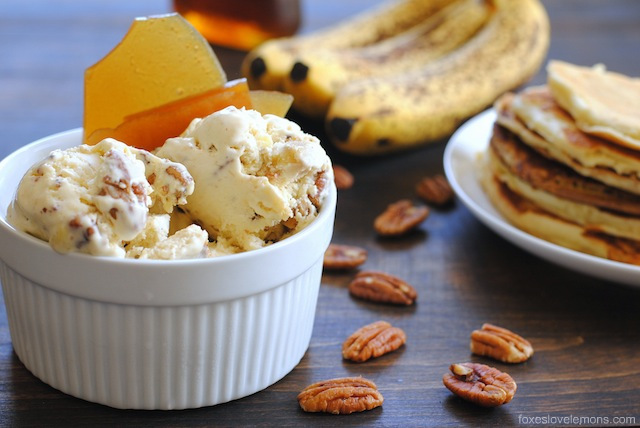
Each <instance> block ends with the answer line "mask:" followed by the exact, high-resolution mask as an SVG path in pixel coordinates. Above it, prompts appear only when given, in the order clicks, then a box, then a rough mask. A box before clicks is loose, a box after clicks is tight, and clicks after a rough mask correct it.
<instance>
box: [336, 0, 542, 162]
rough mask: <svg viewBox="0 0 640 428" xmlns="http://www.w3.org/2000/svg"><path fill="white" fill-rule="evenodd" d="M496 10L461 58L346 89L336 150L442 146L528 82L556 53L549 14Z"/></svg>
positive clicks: (535, 3)
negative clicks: (503, 96)
mask: <svg viewBox="0 0 640 428" xmlns="http://www.w3.org/2000/svg"><path fill="white" fill-rule="evenodd" d="M492 3H493V4H494V6H495V11H494V12H493V16H492V17H491V18H490V20H489V21H488V23H487V24H486V25H485V26H484V28H482V30H480V31H479V32H478V33H477V34H476V35H475V36H474V37H473V38H471V39H470V40H469V41H468V42H467V43H466V44H464V45H463V46H461V47H460V48H459V49H457V50H455V51H454V52H452V53H450V54H448V55H446V56H445V57H443V58H441V59H439V60H436V61H434V62H429V63H427V64H425V65H424V66H423V67H420V68H417V69H415V70H412V71H409V72H407V73H402V74H397V75H394V76H384V77H380V78H371V79H363V80H358V81H355V82H353V83H351V84H348V85H345V86H343V87H342V89H341V90H339V91H338V93H337V94H336V97H335V98H334V100H333V102H332V103H331V106H330V108H329V112H328V114H327V117H326V127H327V133H328V134H329V136H330V137H331V139H332V140H333V141H334V143H335V145H336V146H337V147H338V148H340V149H342V150H344V151H346V152H350V153H354V154H367V155H371V154H381V153H386V152H391V151H397V150H399V149H403V148H409V147H413V146H416V145H418V144H423V143H427V142H430V141H434V140H437V139H439V138H442V137H445V136H447V135H448V134H450V133H451V132H453V130H454V129H455V128H456V127H457V126H458V125H459V124H460V122H462V121H463V120H464V119H466V118H468V117H469V116H471V115H473V114H476V113H478V112H479V111H481V110H482V109H483V108H485V107H486V106H488V105H489V104H490V103H492V102H493V101H494V100H495V99H496V97H498V96H499V95H500V94H502V93H504V92H506V91H508V90H511V89H513V88H515V87H517V86H519V85H520V84H522V83H524V82H525V81H526V80H528V79H529V78H530V77H531V76H532V75H533V74H534V73H535V72H536V71H537V70H538V69H539V67H540V65H541V64H542V62H543V61H544V59H545V56H546V53H547V49H548V46H549V31H550V30H549V20H548V17H547V14H546V12H545V10H544V7H543V6H542V5H541V4H540V1H539V0H493V1H492Z"/></svg>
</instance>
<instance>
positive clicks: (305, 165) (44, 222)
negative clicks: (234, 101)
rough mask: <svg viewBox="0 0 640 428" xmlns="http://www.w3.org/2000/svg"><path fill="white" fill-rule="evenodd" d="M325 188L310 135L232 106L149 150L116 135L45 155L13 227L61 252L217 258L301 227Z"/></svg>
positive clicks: (30, 175)
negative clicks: (129, 144)
mask: <svg viewBox="0 0 640 428" xmlns="http://www.w3.org/2000/svg"><path fill="white" fill-rule="evenodd" d="M332 181H333V174H332V168H331V161H330V160H329V157H328V156H327V155H326V153H325V151H324V149H323V148H322V146H321V145H320V142H319V140H318V139H317V138H315V137H313V136H311V135H309V134H306V133H304V132H303V131H302V130H301V129H300V127H299V126H298V125H297V124H295V123H293V122H291V121H289V120H287V119H283V118H281V117H277V116H273V115H264V116H262V115H261V114H260V113H258V112H257V111H254V110H245V109H237V108H235V107H229V108H226V109H223V110H221V111H218V112H216V113H213V114H211V115H210V116H207V117H205V118H202V119H194V121H193V122H192V123H191V125H190V126H189V127H188V128H187V129H186V130H185V131H184V133H183V134H182V135H181V136H179V137H175V138H170V139H168V140H167V142H166V143H165V144H164V145H163V146H162V147H160V148H159V149H157V150H156V151H155V152H154V153H153V154H152V153H150V152H148V151H145V150H141V149H136V148H133V147H130V146H128V145H125V144H124V143H121V142H119V141H116V140H114V139H105V140H103V141H101V142H100V143H98V144H97V145H95V146H89V145H81V146H78V147H74V148H71V149H67V150H56V151H54V152H52V153H51V155H49V156H48V157H47V158H46V159H45V160H43V161H42V162H40V163H39V164H37V165H35V166H33V167H32V168H31V169H30V170H29V171H28V172H27V174H26V175H25V176H24V178H23V179H22V181H21V183H20V185H19V188H18V190H17V194H16V198H15V200H14V202H13V203H12V205H11V206H10V208H9V212H8V219H9V221H10V223H11V224H12V225H14V226H15V227H16V228H18V229H20V230H23V231H25V232H27V233H29V234H31V235H33V236H35V237H38V238H40V239H43V240H45V241H48V242H49V243H50V245H51V246H52V247H53V248H54V249H55V250H56V251H58V252H61V253H68V252H82V253H88V254H92V255H98V256H114V257H130V258H142V259H164V260H169V259H187V258H202V257H214V256H219V255H225V254H232V253H238V252H243V251H248V250H254V249H257V248H261V247H264V246H266V245H269V244H271V243H274V242H277V241H280V240H282V239H284V238H286V237H288V236H291V235H293V234H295V233H296V232H298V231H300V230H302V229H303V228H304V227H306V226H307V225H308V224H309V223H310V222H311V221H313V219H315V217H316V216H317V214H318V211H319V209H320V207H321V206H322V203H323V201H324V199H325V197H326V196H327V194H328V188H329V183H331V182H332ZM176 207H177V208H176Z"/></svg>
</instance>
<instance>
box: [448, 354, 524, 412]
mask: <svg viewBox="0 0 640 428" xmlns="http://www.w3.org/2000/svg"><path fill="white" fill-rule="evenodd" d="M449 370H450V373H445V374H444V376H442V383H444V386H446V387H447V389H448V390H449V391H451V392H453V393H454V394H456V395H457V396H458V397H460V398H462V399H464V400H467V401H470V402H472V403H475V404H478V405H480V406H484V407H496V406H500V405H501V404H506V403H508V402H509V401H511V399H512V398H513V396H514V394H515V393H516V389H517V385H516V383H515V381H514V380H513V378H512V377H511V376H509V375H508V374H507V373H504V372H501V371H500V370H498V369H496V368H493V367H489V366H486V365H484V364H476V363H460V364H452V365H451V366H450V367H449Z"/></svg>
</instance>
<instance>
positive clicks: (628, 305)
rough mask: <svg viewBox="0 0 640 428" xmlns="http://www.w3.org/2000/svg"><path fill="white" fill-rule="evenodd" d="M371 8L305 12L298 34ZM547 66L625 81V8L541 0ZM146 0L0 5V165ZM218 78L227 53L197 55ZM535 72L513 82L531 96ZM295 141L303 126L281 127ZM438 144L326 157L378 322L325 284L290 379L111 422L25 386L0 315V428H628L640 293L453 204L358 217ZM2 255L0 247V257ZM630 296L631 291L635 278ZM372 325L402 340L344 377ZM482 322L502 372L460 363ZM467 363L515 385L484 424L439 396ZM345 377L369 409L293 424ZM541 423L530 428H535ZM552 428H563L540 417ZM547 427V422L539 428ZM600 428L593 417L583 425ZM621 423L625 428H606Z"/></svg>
mask: <svg viewBox="0 0 640 428" xmlns="http://www.w3.org/2000/svg"><path fill="white" fill-rule="evenodd" d="M370 4H372V2H369V1H364V0H358V1H342V0H330V1H320V0H308V1H305V2H304V12H305V21H304V25H303V29H302V31H309V30H310V29H313V28H318V27H320V26H324V25H327V24H329V23H331V22H333V21H335V20H337V19H340V18H342V17H344V16H348V15H350V14H353V13H355V12H356V11H357V10H360V9H362V8H365V7H367V6H368V5H370ZM544 4H545V5H546V7H547V10H548V12H549V15H550V18H551V22H552V42H551V47H550V51H549V58H557V59H563V60H566V61H569V62H573V63H577V64H583V65H592V64H594V63H599V62H601V63H604V64H606V65H607V66H608V67H609V68H610V69H612V70H616V71H620V72H623V73H626V74H630V75H635V76H640V2H638V1H635V0H626V1H625V0H610V1H606V2H605V1H599V0H564V1H557V0H546V1H544ZM169 10H170V4H169V3H167V2H158V1H151V0H145V1H129V2H125V1H106V0H100V1H96V0H93V1H87V2H77V1H71V0H51V1H47V0H29V1H23V0H3V2H2V3H0V158H3V157H5V156H6V155H7V154H9V153H10V152H12V151H13V150H15V149H17V148H19V147H21V146H23V145H25V144H27V143H29V142H31V141H34V140H36V139H38V138H40V137H43V136H46V135H49V134H52V133H54V132H59V131H63V130H66V129H69V128H76V127H79V126H81V124H82V108H83V103H82V91H83V88H82V85H83V72H84V69H85V68H86V67H88V66H89V65H91V64H93V63H94V62H96V61H97V60H98V59H100V58H101V57H102V56H104V55H105V54H106V53H107V52H108V51H109V50H110V49H111V47H113V46H114V45H115V44H116V43H117V42H118V41H119V40H120V39H121V37H122V36H123V35H124V33H125V32H126V30H127V28H128V27H129V25H130V22H131V20H132V18H133V17H135V16H139V15H148V14H153V13H162V12H167V11H169ZM215 50H216V52H217V54H218V56H219V57H220V59H221V61H222V62H223V64H224V66H225V68H226V70H227V72H228V74H229V77H231V78H233V77H238V76H239V69H238V68H239V63H240V61H241V59H242V57H243V56H244V52H238V51H232V50H228V49H223V48H218V47H216V48H215ZM544 79H545V73H544V70H541V71H540V73H538V74H537V75H536V76H535V78H534V79H533V80H532V81H531V82H530V83H531V84H538V83H542V82H544ZM292 117H294V118H295V119H296V120H299V121H300V123H301V124H302V126H303V127H304V128H305V130H307V131H308V132H312V133H315V134H317V135H319V136H320V137H321V138H323V137H324V133H323V130H322V128H321V126H319V125H318V124H317V123H313V122H310V121H307V120H304V119H303V118H298V117H295V115H293V116H292ZM445 145H446V140H443V141H440V142H438V143H436V144H434V145H431V146H428V147H423V148H421V149H418V150H414V151H411V152H407V153H402V154H397V155H392V156H387V157H383V158H374V159H361V158H354V157H349V156H345V155H342V154H340V153H337V152H335V150H333V149H332V148H331V146H330V145H329V144H327V145H326V147H327V150H328V151H329V153H330V154H331V156H332V158H333V160H334V162H336V163H340V164H342V165H344V166H346V167H347V168H348V169H349V170H350V171H351V172H352V173H353V174H354V176H355V185H354V186H353V188H351V189H348V190H344V191H341V192H340V194H339V202H338V209H337V214H336V224H335V233H334V242H336V243H343V244H351V245H358V246H362V247H364V248H366V249H367V250H368V251H369V259H368V260H367V262H366V264H365V265H364V266H363V267H362V268H363V269H376V270H382V271H385V272H389V273H392V274H394V275H397V276H399V277H401V278H403V279H405V280H406V281H407V282H409V283H410V284H412V285H413V286H414V287H415V288H416V289H417V291H418V294H419V297H418V300H417V304H416V305H414V306H411V307H394V306H385V305H379V304H371V303H366V302H363V301H360V300H356V299H354V298H352V297H350V296H349V294H348V291H347V288H346V287H347V284H348V283H349V281H350V280H351V278H352V276H353V273H338V274H336V273H325V274H324V275H323V279H322V286H321V289H320V296H319V300H318V306H317V312H316V319H315V324H314V330H313V336H312V339H311V345H310V347H309V350H308V352H307V353H306V355H305V356H304V358H303V359H302V361H301V362H300V364H299V365H298V366H297V367H296V368H295V369H294V370H293V371H292V372H291V373H290V374H288V375H287V376H286V377H285V378H284V379H282V380H281V381H280V382H278V383H276V384H275V385H273V386H271V387H269V388H267V389H265V390H264V391H261V392H259V393H256V394H254V395H252V396H250V397H247V398H244V399H240V400H236V401H233V402H230V403H227V404H223V405H218V406H214V407H207V408H201V409H194V410H184V411H123V410H116V409H112V408H109V407H105V406H101V405H97V404H93V403H89V402H86V401H83V400H79V399H76V398H73V397H71V396H68V395H66V394H63V393H61V392H59V391H57V390H55V389H53V388H51V387H49V386H48V385H46V384H44V383H42V382H41V381H39V380H38V379H37V378H35V377H34V376H33V375H32V374H31V373H30V372H29V371H28V370H26V369H25V367H24V366H23V365H22V363H21V362H20V361H19V360H18V358H17V357H16V355H15V353H14V352H13V348H12V345H11V338H10V333H9V327H8V323H7V317H6V312H5V309H4V304H1V305H0V426H2V427H5V426H6V427H23V426H137V425H147V426H157V427H161V426H247V425H254V426H329V425H336V424H340V425H344V426H390V427H391V426H460V425H469V426H482V425H495V426H515V425H521V424H535V419H533V418H535V417H540V418H548V417H554V418H562V417H570V416H573V417H579V418H580V417H582V418H598V417H600V418H608V421H609V422H610V423H611V424H613V421H614V418H616V417H623V418H635V424H640V394H639V393H640V288H638V287H629V286H621V285H618V284H614V283H608V282H606V281H603V280H599V279H594V278H590V277H587V276H584V275H581V274H578V273H575V272H572V271H569V270H566V269H564V268H561V267H558V266H556V265H554V264H551V263H548V262H545V261H543V260H541V259H539V258H537V257H534V256H532V255H530V254H529V253H526V252H524V251H522V250H520V249H519V248H517V247H515V246H513V245H511V244H510V243H508V242H506V241H505V240H503V239H501V238H500V237H498V236H497V235H495V234H494V233H492V232H491V231H490V230H489V229H487V228H486V227H484V226H483V225H482V224H481V223H480V222H479V221H478V220H476V219H475V218H474V217H473V216H472V215H471V213H470V212H469V211H468V210H467V209H466V208H465V207H464V206H463V205H462V204H461V203H460V202H459V201H456V202H455V203H454V204H453V205H452V206H450V207H448V208H446V209H433V210H432V212H431V215H430V216H429V218H428V219H427V220H426V221H425V222H424V223H423V224H422V225H421V226H420V228H419V229H418V230H417V231H415V233H412V234H410V235H408V236H406V237H403V238H401V239H380V238H378V237H377V236H376V234H375V233H374V231H373V226H372V224H373V219H374V218H375V217H376V216H377V215H378V214H379V213H380V212H381V211H382V210H383V209H384V207H386V205H387V204H389V203H390V202H393V201H395V200H397V199H400V198H404V197H406V198H411V199H416V196H415V191H414V186H415V184H416V183H417V182H418V180H419V179H420V178H422V177H423V176H425V175H431V174H435V173H440V172H442V170H443V165H442V155H443V151H444V148H445ZM0 245H2V243H0ZM638 286H639V287H640V277H639V278H638ZM379 319H384V320H387V321H389V322H391V323H392V324H393V325H395V326H398V327H401V328H402V329H404V330H405V332H406V333H407V343H406V346H404V347H402V348H400V349H399V350H398V351H396V352H393V353H391V354H388V355H385V356H383V357H380V358H377V359H374V360H371V361H368V362H366V363H362V364H357V363H351V362H347V361H343V359H342V357H341V345H342V342H343V341H344V339H345V338H346V337H348V336H349V335H350V334H351V333H352V332H353V331H355V330H356V329H357V328H359V327H361V326H363V325H365V324H368V323H370V322H373V321H376V320H379ZM484 322H491V323H494V324H497V325H500V326H503V327H506V328H509V329H512V330H514V331H516V332H517V333H519V334H521V335H522V336H524V337H525V338H527V339H529V340H530V341H531V342H532V344H533V346H534V348H535V355H534V356H533V358H532V359H531V360H530V361H528V362H526V363H524V364H519V365H505V364H501V363H494V362H490V361H489V360H487V359H484V358H480V357H476V356H472V355H471V354H470V352H469V335H470V333H471V331H472V330H474V329H476V328H479V327H480V326H481V325H482V323H484ZM464 361H473V362H484V363H489V364H490V365H493V366H495V367H497V368H499V369H501V370H505V371H507V372H508V373H509V374H511V376H512V377H513V378H514V379H515V380H516V382H517V383H518V391H517V393H516V395H515V398H514V399H513V401H512V402H511V403H509V404H507V405H504V406H502V407H500V408H496V409H492V410H487V409H482V408H477V407H475V406H473V405H471V404H468V403H466V402H463V401H461V400H460V399H458V398H456V397H454V396H452V394H451V393H450V392H449V391H448V390H447V389H446V388H444V387H443V385H442V375H443V373H445V372H446V371H447V368H448V366H449V364H451V363H454V362H464ZM357 375H362V376H365V377H367V378H369V379H371V380H373V381H375V382H376V383H377V385H378V387H379V389H380V390H381V392H382V394H383V395H384V398H385V401H384V405H383V406H382V407H381V408H378V409H375V410H372V411H369V412H365V413H361V414H352V415H349V416H331V415H324V414H306V413H304V412H303V411H302V410H300V408H299V407H298V403H297V401H296V396H297V394H298V392H299V391H300V390H302V388H304V387H305V386H306V385H308V384H310V383H312V382H315V381H318V380H322V379H325V378H331V377H338V376H357ZM540 421H543V419H540ZM554 421H556V422H558V424H560V425H576V424H573V423H572V422H571V423H567V422H566V421H567V420H564V421H565V422H564V423H563V422H562V421H563V420H562V419H554ZM616 421H618V420H616ZM548 422H549V421H548ZM582 422H583V424H584V422H595V425H604V419H600V420H599V422H598V420H596V419H589V420H587V419H583V420H582ZM623 422H625V423H626V424H627V425H633V424H634V420H633V419H626V420H623Z"/></svg>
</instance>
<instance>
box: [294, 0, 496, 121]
mask: <svg viewBox="0 0 640 428" xmlns="http://www.w3.org/2000/svg"><path fill="white" fill-rule="evenodd" d="M491 10H492V7H491V5H490V3H489V2H487V1H486V0H457V1H455V2H453V3H452V4H450V5H448V6H447V7H445V8H443V9H442V10H439V11H437V12H436V13H434V14H433V15H431V16H429V17H427V18H425V19H424V20H423V21H422V22H421V23H419V24H417V25H415V26H414V27H413V28H410V29H409V30H407V31H404V32H402V33H400V34H398V35H396V36H393V37H390V38H388V39H386V40H383V41H381V42H379V43H375V44H372V45H367V46H364V47H358V48H350V49H340V50H310V51H308V52H301V53H300V55H299V56H298V59H297V60H296V62H295V64H294V66H293V68H292V71H291V73H289V75H288V76H287V78H285V79H284V91H285V92H288V93H290V94H292V95H293V96H294V105H293V107H294V109H296V110H298V111H299V112H301V113H303V114H305V115H307V116H310V117H316V118H324V116H325V115H326V113H327V110H328V109H329V104H330V103H331V101H332V100H333V98H334V96H335V94H336V92H337V91H338V90H339V89H340V88H341V87H342V86H344V85H345V84H348V83H349V82H353V81H355V80H358V79H362V78H365V77H373V76H383V75H391V74H394V73H402V72H406V71H409V70H412V69H414V68H417V67H420V66H423V65H424V64H427V63H429V62H431V61H434V60H436V59H438V58H440V57H442V56H444V55H446V54H447V53H449V52H451V51H454V50H455V49H457V48H458V47H459V46H461V45H462V44H464V43H465V42H466V41H467V40H468V39H469V38H471V37H472V36H473V35H474V34H475V33H476V32H477V31H478V30H479V29H481V28H482V27H483V26H484V24H485V23H486V22H487V20H488V18H489V16H490V15H491Z"/></svg>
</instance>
